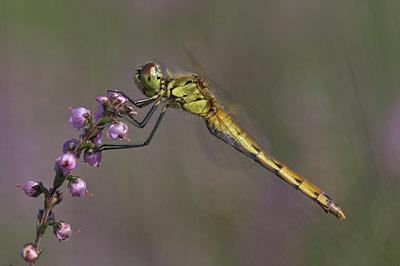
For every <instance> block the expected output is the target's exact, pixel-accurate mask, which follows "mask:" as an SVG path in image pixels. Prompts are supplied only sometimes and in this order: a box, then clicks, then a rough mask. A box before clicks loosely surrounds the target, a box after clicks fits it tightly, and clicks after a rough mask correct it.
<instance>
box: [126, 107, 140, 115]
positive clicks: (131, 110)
mask: <svg viewBox="0 0 400 266" xmlns="http://www.w3.org/2000/svg"><path fill="white" fill-rule="evenodd" d="M124 108H125V111H126V113H127V114H128V115H130V116H134V115H137V112H136V111H135V109H133V107H132V106H130V105H124Z"/></svg>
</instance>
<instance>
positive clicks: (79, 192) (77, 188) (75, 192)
mask: <svg viewBox="0 0 400 266" xmlns="http://www.w3.org/2000/svg"><path fill="white" fill-rule="evenodd" d="M76 181H77V182H76V183H73V182H71V186H70V189H69V191H70V192H71V194H72V197H80V196H83V195H85V194H89V193H88V191H87V189H86V182H85V181H83V180H82V179H80V178H76Z"/></svg>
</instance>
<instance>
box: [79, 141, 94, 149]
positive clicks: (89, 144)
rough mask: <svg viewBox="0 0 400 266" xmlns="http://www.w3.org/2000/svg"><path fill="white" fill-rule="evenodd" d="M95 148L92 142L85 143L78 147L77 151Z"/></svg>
mask: <svg viewBox="0 0 400 266" xmlns="http://www.w3.org/2000/svg"><path fill="white" fill-rule="evenodd" d="M95 147H96V146H95V145H94V144H93V143H92V142H89V141H88V142H85V143H83V144H81V145H80V146H79V149H78V151H82V150H86V149H94V148H95Z"/></svg>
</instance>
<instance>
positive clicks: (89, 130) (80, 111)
mask: <svg viewBox="0 0 400 266" xmlns="http://www.w3.org/2000/svg"><path fill="white" fill-rule="evenodd" d="M96 100H97V101H98V102H99V105H98V106H97V111H96V112H94V113H92V112H90V111H89V110H88V109H86V108H83V107H78V108H75V109H72V108H69V110H70V111H71V114H72V115H71V117H70V119H69V121H70V122H71V123H72V125H73V126H74V127H75V128H77V129H78V130H81V132H82V133H81V134H80V136H79V138H77V139H71V140H68V141H66V142H65V143H64V145H63V148H62V151H63V154H62V155H61V156H60V157H58V158H57V159H56V162H55V166H54V171H55V176H54V180H53V184H52V187H46V186H45V185H44V184H43V183H42V182H40V181H33V180H29V181H27V182H26V183H25V184H24V185H23V186H18V187H21V188H22V190H23V191H24V192H25V194H26V195H27V196H29V197H33V198H37V197H39V196H41V195H43V197H44V206H43V208H42V209H40V210H39V212H38V214H37V224H36V238H35V240H34V241H33V242H31V243H27V244H25V245H24V247H23V249H22V252H21V256H22V258H23V259H24V260H25V261H26V262H28V263H29V265H33V264H34V263H35V262H36V260H37V259H38V257H39V256H40V255H41V254H42V251H43V250H41V249H40V248H39V242H40V240H41V238H42V237H43V235H44V234H45V232H46V230H47V229H48V228H49V227H52V229H53V230H52V231H53V234H54V236H55V237H56V238H57V239H58V240H59V241H67V240H68V238H69V237H71V235H73V234H75V233H78V232H79V230H77V231H75V232H73V231H72V229H71V225H70V224H68V223H67V222H65V221H63V220H59V219H56V216H55V214H54V208H55V207H56V206H57V205H58V204H60V203H62V201H63V198H64V196H63V192H62V191H61V187H62V186H63V185H64V184H66V185H67V188H68V189H69V191H70V193H71V195H72V197H81V196H84V195H92V194H90V193H89V192H88V190H87V188H86V182H85V181H84V180H83V179H82V178H81V177H78V176H75V175H73V174H72V172H73V170H74V169H75V168H76V165H77V162H78V159H79V158H81V156H82V155H83V162H84V163H88V164H89V165H91V166H95V167H99V164H100V161H101V145H102V139H101V136H102V131H103V130H104V129H107V133H106V138H107V139H109V140H110V139H112V140H126V141H129V138H128V136H127V134H128V126H127V125H126V124H125V123H123V122H121V121H119V120H120V118H122V117H129V118H132V117H133V116H135V115H136V114H137V113H136V111H135V110H134V108H133V107H132V106H131V105H130V104H129V103H130V102H132V101H131V100H130V99H128V98H126V97H124V96H122V95H121V94H120V93H118V92H117V91H109V93H108V95H107V96H103V97H96ZM132 103H133V102H132ZM132 119H133V118H132Z"/></svg>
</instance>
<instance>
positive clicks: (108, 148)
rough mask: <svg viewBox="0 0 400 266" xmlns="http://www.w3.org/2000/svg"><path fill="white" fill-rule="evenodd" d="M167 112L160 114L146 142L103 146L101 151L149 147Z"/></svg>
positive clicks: (163, 111) (100, 148)
mask: <svg viewBox="0 0 400 266" xmlns="http://www.w3.org/2000/svg"><path fill="white" fill-rule="evenodd" d="M165 110H166V109H163V110H162V111H161V113H160V115H159V116H158V119H157V121H156V123H155V125H154V127H153V129H152V130H151V132H150V135H149V136H148V137H147V139H146V141H145V142H143V143H135V144H103V145H101V146H100V147H99V151H105V150H118V149H130V148H139V147H143V146H146V145H149V143H150V141H151V139H152V138H153V136H154V134H155V133H156V131H157V129H158V127H159V125H160V123H161V120H162V119H163V117H164V115H165Z"/></svg>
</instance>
